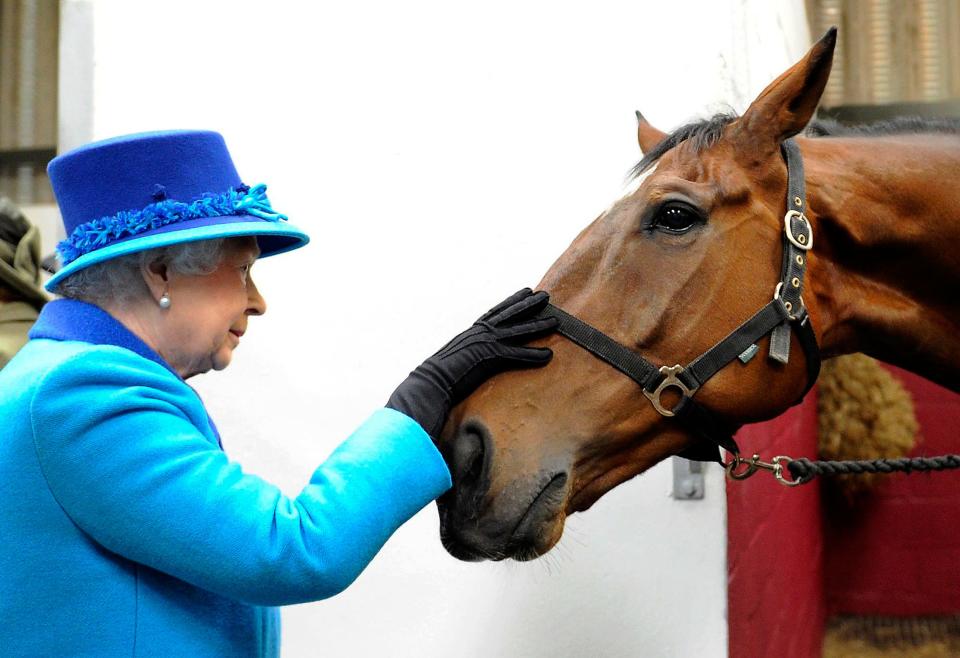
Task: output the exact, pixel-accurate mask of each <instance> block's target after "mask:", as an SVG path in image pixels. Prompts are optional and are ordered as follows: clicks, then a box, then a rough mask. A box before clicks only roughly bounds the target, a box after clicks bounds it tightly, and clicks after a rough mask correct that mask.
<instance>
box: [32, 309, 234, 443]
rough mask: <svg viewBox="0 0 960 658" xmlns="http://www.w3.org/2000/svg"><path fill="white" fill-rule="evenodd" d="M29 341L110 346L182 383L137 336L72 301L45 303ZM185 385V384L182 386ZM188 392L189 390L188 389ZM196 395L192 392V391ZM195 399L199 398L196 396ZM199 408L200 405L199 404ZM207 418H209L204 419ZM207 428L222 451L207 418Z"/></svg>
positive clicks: (97, 311)
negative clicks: (69, 341)
mask: <svg viewBox="0 0 960 658" xmlns="http://www.w3.org/2000/svg"><path fill="white" fill-rule="evenodd" d="M29 336H30V338H49V339H51V340H78V341H81V342H84V343H92V344H94V345H114V346H116V347H122V348H124V349H128V350H130V351H131V352H134V353H136V354H139V355H140V356H142V357H143V358H145V359H149V360H150V361H153V362H154V363H158V364H160V365H161V366H163V367H164V368H166V369H167V370H169V371H170V372H171V373H173V375H174V376H175V377H176V378H177V379H179V380H180V381H183V378H182V377H180V375H179V374H177V372H176V371H175V370H174V369H173V368H171V367H170V364H169V363H167V362H166V361H164V360H163V357H161V356H160V355H159V354H157V353H156V352H155V351H153V349H152V348H151V347H150V346H149V345H147V344H146V343H145V342H143V340H141V339H140V337H139V336H137V335H136V334H134V333H133V332H132V331H130V330H129V329H127V328H126V327H125V326H123V324H121V323H120V321H119V320H117V319H116V318H114V317H113V316H112V315H110V314H109V313H107V312H106V311H104V310H103V309H102V308H100V307H99V306H94V305H93V304H88V303H87V302H81V301H79V300H76V299H55V300H53V301H52V302H48V303H47V304H46V305H45V306H44V307H43V310H42V311H40V317H38V318H37V322H36V323H35V324H34V325H33V328H32V329H31V330H30V333H29ZM184 383H185V384H186V382H184ZM191 388H192V387H191ZM194 392H195V393H196V391H194ZM197 397H198V398H199V397H200V396H199V394H198V395H197ZM201 404H202V402H201ZM207 417H208V418H209V414H208V415H207ZM209 420H210V427H211V428H212V429H213V433H214V435H215V436H216V437H217V443H218V444H220V447H221V448H222V447H223V442H222V441H221V439H220V432H219V431H217V426H216V425H214V423H213V419H212V418H209Z"/></svg>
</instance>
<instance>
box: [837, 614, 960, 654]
mask: <svg viewBox="0 0 960 658" xmlns="http://www.w3.org/2000/svg"><path fill="white" fill-rule="evenodd" d="M956 656H960V616H956V615H952V616H947V617H909V618H898V617H835V618H833V619H831V620H830V621H829V622H828V624H827V632H826V635H825V637H824V641H823V658H954V657H956Z"/></svg>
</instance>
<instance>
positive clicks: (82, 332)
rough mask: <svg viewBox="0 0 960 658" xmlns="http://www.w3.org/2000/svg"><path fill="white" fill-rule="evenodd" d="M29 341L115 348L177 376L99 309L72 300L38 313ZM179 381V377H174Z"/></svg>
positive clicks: (53, 303)
mask: <svg viewBox="0 0 960 658" xmlns="http://www.w3.org/2000/svg"><path fill="white" fill-rule="evenodd" d="M29 335H30V338H49V339H51V340H78V341H82V342H84V343H92V344H94V345H115V346H116V347H122V348H124V349H128V350H130V351H131V352H135V353H136V354H139V355H140V356H142V357H143V358H145V359H149V360H150V361H153V362H154V363H158V364H160V365H161V366H163V367H164V368H166V369H167V370H169V371H170V372H172V373H173V374H174V375H177V373H176V372H175V371H174V369H173V368H171V367H170V364H168V363H167V362H166V361H164V360H163V357H161V356H160V355H159V354H157V353H156V352H154V351H153V349H152V348H151V347H150V346H149V345H147V344H146V343H145V342H143V340H141V339H140V337H139V336H137V335H136V334H134V333H133V332H132V331H130V330H129V329H127V328H126V327H125V326H123V325H122V324H121V323H120V321H119V320H117V319H116V318H114V317H113V316H112V315H110V314H109V313H107V312H106V311H104V310H103V309H102V308H100V307H99V306H94V305H93V304H88V303H87V302H81V301H79V300H76V299H56V300H54V301H52V302H50V303H48V304H47V305H46V306H44V307H43V310H42V311H40V317H38V318H37V322H36V324H34V325H33V328H32V329H31V330H30V334H29ZM177 377H178V378H180V375H177Z"/></svg>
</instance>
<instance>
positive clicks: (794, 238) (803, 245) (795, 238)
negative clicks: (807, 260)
mask: <svg viewBox="0 0 960 658" xmlns="http://www.w3.org/2000/svg"><path fill="white" fill-rule="evenodd" d="M794 217H798V218H800V219H802V220H803V223H804V224H806V225H807V234H809V238H808V237H807V234H804V233H801V234H800V235H794V234H793V227H792V226H790V220H791V219H793V218H794ZM783 225H784V227H785V228H786V231H787V240H789V241H790V243H791V244H792V245H793V246H794V247H796V248H797V249H802V250H803V251H810V250H811V249H812V248H813V226H811V225H810V220H809V219H807V216H806V215H804V214H803V213H802V212H800V211H799V210H788V211H787V214H786V215H784V216H783Z"/></svg>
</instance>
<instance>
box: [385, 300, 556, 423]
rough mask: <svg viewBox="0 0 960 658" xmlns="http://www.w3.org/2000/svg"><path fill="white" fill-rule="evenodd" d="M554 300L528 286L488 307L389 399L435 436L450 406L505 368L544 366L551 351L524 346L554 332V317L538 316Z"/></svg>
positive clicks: (392, 407)
mask: <svg viewBox="0 0 960 658" xmlns="http://www.w3.org/2000/svg"><path fill="white" fill-rule="evenodd" d="M549 301H550V296H549V295H548V294H547V293H545V292H543V291H539V292H532V291H531V290H530V289H529V288H524V289H523V290H520V291H519V292H517V293H514V294H513V295H511V296H510V297H508V298H507V299H505V300H504V301H502V302H500V303H499V304H497V305H496V306H494V307H493V308H492V309H490V310H489V311H487V312H486V313H485V314H484V315H483V316H481V317H480V319H479V320H477V321H476V322H475V323H474V324H473V326H472V327H470V328H469V329H467V330H466V331H464V332H463V333H462V334H460V335H458V336H457V337H456V338H454V339H453V340H451V341H450V342H449V343H447V344H446V345H444V346H443V347H442V348H441V349H440V351H439V352H437V353H436V354H434V355H433V356H431V357H430V358H429V359H427V360H426V361H424V362H423V364H421V365H420V366H419V367H418V368H417V369H416V370H414V371H413V372H411V373H410V375H409V376H408V377H407V378H406V379H405V380H404V381H403V383H402V384H400V386H398V387H397V390H395V391H394V392H393V395H391V396H390V399H389V400H388V401H387V406H388V407H389V408H391V409H396V410H397V411H399V412H401V413H404V414H406V415H407V416H409V417H410V418H412V419H414V420H415V421H417V422H418V423H419V424H420V426H421V427H422V428H423V429H424V430H425V431H426V432H427V434H429V435H430V436H432V437H433V438H437V436H438V435H439V433H440V430H441V429H442V428H443V424H444V423H445V422H446V420H447V414H448V413H449V412H450V409H451V408H452V407H454V406H455V405H456V404H457V403H458V402H461V401H462V400H463V399H464V398H466V397H467V396H468V395H470V394H471V393H472V392H473V391H474V390H475V389H476V388H477V387H478V386H479V385H480V384H482V383H483V382H485V381H486V380H487V379H489V378H490V377H492V376H494V375H496V374H497V373H500V372H503V371H505V370H511V369H519V368H538V367H541V366H545V365H546V364H547V363H548V362H549V361H550V359H551V358H552V357H553V352H552V351H551V350H549V349H547V348H543V347H523V346H522V344H523V343H525V342H527V341H529V340H531V339H533V338H535V337H538V336H543V335H546V334H548V333H550V332H551V331H553V330H554V329H555V328H556V326H557V319H556V318H537V317H536V316H537V314H538V313H540V311H541V310H543V308H544V307H545V306H546V305H547V303H548V302H549Z"/></svg>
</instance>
